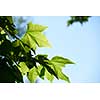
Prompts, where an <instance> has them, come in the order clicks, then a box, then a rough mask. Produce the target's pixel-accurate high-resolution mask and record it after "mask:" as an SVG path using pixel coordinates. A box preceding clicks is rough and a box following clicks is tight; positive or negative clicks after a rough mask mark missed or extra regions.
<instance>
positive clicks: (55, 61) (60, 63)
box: [50, 56, 75, 67]
mask: <svg viewBox="0 0 100 100" xmlns="http://www.w3.org/2000/svg"><path fill="white" fill-rule="evenodd" d="M50 61H51V63H53V64H54V65H56V66H59V67H64V66H65V64H75V63H74V62H72V61H71V60H69V59H67V58H63V57H60V56H55V57H53V58H52V59H51V60H50Z"/></svg>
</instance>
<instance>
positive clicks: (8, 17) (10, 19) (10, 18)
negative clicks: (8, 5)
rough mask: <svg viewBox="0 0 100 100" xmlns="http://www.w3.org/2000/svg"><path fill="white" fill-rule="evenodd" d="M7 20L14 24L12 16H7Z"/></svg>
mask: <svg viewBox="0 0 100 100" xmlns="http://www.w3.org/2000/svg"><path fill="white" fill-rule="evenodd" d="M6 18H7V19H8V20H9V22H10V23H11V24H12V23H13V20H12V16H6Z"/></svg>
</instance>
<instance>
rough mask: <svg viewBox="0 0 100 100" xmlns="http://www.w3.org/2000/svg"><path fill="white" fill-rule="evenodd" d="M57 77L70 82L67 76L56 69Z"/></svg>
mask: <svg viewBox="0 0 100 100" xmlns="http://www.w3.org/2000/svg"><path fill="white" fill-rule="evenodd" d="M58 77H59V78H60V79H62V80H65V81H67V82H68V83H70V80H69V77H68V76H66V75H65V74H64V73H63V72H62V71H58Z"/></svg>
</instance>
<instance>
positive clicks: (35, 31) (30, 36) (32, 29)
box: [22, 23, 51, 50]
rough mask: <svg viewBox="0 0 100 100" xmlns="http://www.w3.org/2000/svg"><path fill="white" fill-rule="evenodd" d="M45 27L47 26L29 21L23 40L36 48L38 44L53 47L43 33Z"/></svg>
mask: <svg viewBox="0 0 100 100" xmlns="http://www.w3.org/2000/svg"><path fill="white" fill-rule="evenodd" d="M45 29H46V27H45V26H42V25H38V24H32V23H29V24H28V28H27V32H26V33H25V35H24V36H23V37H22V41H23V42H24V43H25V44H27V45H29V46H30V48H33V49H34V50H35V49H36V47H37V46H39V47H51V45H50V44H49V42H48V40H47V38H46V36H45V35H44V34H43V33H42V31H44V30H45Z"/></svg>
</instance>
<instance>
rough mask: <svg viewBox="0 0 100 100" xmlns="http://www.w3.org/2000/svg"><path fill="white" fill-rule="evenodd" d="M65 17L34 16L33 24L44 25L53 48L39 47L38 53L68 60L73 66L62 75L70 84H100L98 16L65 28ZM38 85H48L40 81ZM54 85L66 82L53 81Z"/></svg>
mask: <svg viewBox="0 0 100 100" xmlns="http://www.w3.org/2000/svg"><path fill="white" fill-rule="evenodd" d="M69 18H70V17H68V16H33V17H30V20H32V22H33V23H36V24H41V25H46V26H48V29H47V30H46V31H45V32H44V33H45V35H46V36H47V38H48V40H49V41H50V43H51V44H52V48H39V49H38V50H37V53H40V54H48V55H49V57H50V58H51V57H53V56H55V55H59V56H63V57H66V58H69V59H71V60H72V61H74V62H75V63H76V64H75V65H67V66H66V68H64V69H63V72H64V73H65V74H66V75H68V76H69V78H70V80H71V82H72V83H89V82H90V83H94V82H96V83H97V82H100V64H99V61H100V55H99V51H100V44H99V42H100V40H99V39H100V17H99V16H98V17H91V18H90V19H89V21H88V22H86V23H84V24H83V25H81V24H80V23H74V24H73V25H71V26H69V27H67V24H66V22H67V20H68V19H69ZM39 82H47V81H42V80H39ZM54 82H55V83H62V82H65V81H62V80H54Z"/></svg>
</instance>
